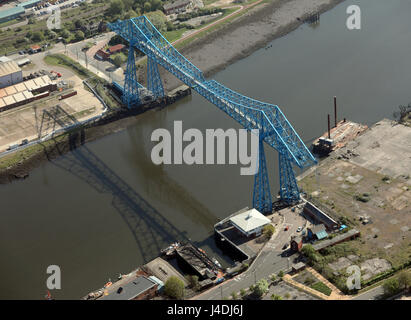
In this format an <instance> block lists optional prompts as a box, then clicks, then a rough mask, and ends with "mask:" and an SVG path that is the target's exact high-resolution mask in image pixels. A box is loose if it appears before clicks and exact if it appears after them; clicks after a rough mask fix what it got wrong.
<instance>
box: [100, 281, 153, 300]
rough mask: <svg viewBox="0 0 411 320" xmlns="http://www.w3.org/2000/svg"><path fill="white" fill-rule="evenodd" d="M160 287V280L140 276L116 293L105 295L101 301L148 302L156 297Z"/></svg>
mask: <svg viewBox="0 0 411 320" xmlns="http://www.w3.org/2000/svg"><path fill="white" fill-rule="evenodd" d="M158 286H159V283H158V279H155V280H154V279H153V277H150V278H147V277H145V276H138V277H137V278H133V279H131V281H129V282H127V283H125V284H124V285H123V286H121V287H119V288H118V289H117V290H116V291H114V292H111V293H107V294H104V295H103V296H102V297H101V298H100V300H145V299H147V300H148V299H151V298H153V297H154V296H155V294H156V292H157V289H158Z"/></svg>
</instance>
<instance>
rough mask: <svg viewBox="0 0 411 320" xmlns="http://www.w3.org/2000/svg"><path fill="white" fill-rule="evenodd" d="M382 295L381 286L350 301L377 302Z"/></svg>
mask: <svg viewBox="0 0 411 320" xmlns="http://www.w3.org/2000/svg"><path fill="white" fill-rule="evenodd" d="M383 294H384V289H383V287H382V286H378V287H375V288H373V289H370V290H368V291H366V292H364V293H362V294H359V295H358V296H356V297H354V298H352V300H378V299H380V298H381V296H382V295H383Z"/></svg>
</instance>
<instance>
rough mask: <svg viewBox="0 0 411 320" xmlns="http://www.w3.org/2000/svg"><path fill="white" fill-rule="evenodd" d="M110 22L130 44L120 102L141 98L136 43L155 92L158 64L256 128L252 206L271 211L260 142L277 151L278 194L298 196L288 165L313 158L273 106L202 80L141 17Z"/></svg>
mask: <svg viewBox="0 0 411 320" xmlns="http://www.w3.org/2000/svg"><path fill="white" fill-rule="evenodd" d="M109 27H110V29H111V30H113V31H115V32H116V33H117V34H119V35H120V36H121V37H122V38H124V39H125V40H127V41H128V42H129V44H130V50H129V57H128V63H127V70H126V77H125V83H124V92H123V99H124V102H125V104H126V105H127V106H128V107H129V108H131V107H133V106H135V105H138V104H139V103H140V97H139V89H140V88H141V85H140V84H139V83H138V81H137V75H136V67H135V60H134V49H135V48H137V49H138V50H140V51H141V52H143V53H144V54H145V55H146V56H147V59H148V61H147V87H148V90H150V91H151V92H152V93H153V95H154V97H156V98H158V97H162V96H164V90H163V86H162V83H161V78H160V74H159V72H158V65H160V66H162V67H163V68H165V69H166V70H167V71H169V72H171V73H172V74H173V75H174V76H176V77H177V78H178V79H180V80H181V81H182V82H184V83H185V84H187V85H188V86H190V87H191V88H192V89H193V90H195V91H196V92H198V93H199V94H200V95H202V96H203V97H204V98H206V99H207V100H208V101H210V102H211V103H212V104H214V105H215V106H217V107H218V108H219V109H221V110H222V111H224V112H225V113H227V114H228V115H229V116H230V117H232V118H233V119H234V120H236V121H237V122H238V123H240V124H241V125H242V126H243V127H244V128H246V129H247V130H252V129H258V130H259V132H260V135H259V137H260V143H259V146H260V148H259V159H258V164H259V167H258V168H259V170H258V173H257V174H256V175H255V183H254V195H253V207H254V208H257V209H258V210H260V211H261V212H269V211H271V210H272V200H271V192H270V185H269V182H268V172H267V166H266V161H265V154H264V148H263V141H264V142H266V143H267V144H268V145H269V146H271V147H273V148H274V149H276V150H277V151H278V154H279V167H280V170H279V172H280V197H281V199H282V200H283V201H285V202H288V203H292V202H295V201H297V200H299V198H300V194H299V190H298V186H297V182H296V179H295V176H294V171H293V168H292V165H293V163H294V164H295V165H297V166H298V167H299V168H305V167H308V166H310V165H312V164H314V163H316V160H315V158H314V157H313V155H312V154H311V153H310V151H309V150H308V149H307V147H306V146H305V144H304V143H303V142H302V140H301V139H300V137H299V136H298V134H297V133H296V132H295V130H294V128H293V127H292V126H291V124H290V123H289V122H288V120H287V118H286V117H285V116H284V114H283V113H282V112H281V110H280V108H279V107H278V106H276V105H272V104H269V103H264V102H260V101H257V100H254V99H251V98H249V97H246V96H243V95H242V94H240V93H237V92H235V91H233V90H231V89H229V88H227V87H225V86H224V85H222V84H220V83H218V82H217V81H215V80H206V79H205V78H204V75H203V72H202V71H201V70H200V69H198V68H197V67H196V66H195V65H193V64H192V63H191V62H190V61H188V60H187V59H186V58H185V57H184V56H182V55H181V54H180V53H179V52H178V51H177V50H176V49H175V48H174V47H173V46H172V45H171V44H170V43H169V42H168V41H167V40H166V39H165V38H164V37H163V36H162V35H161V33H160V32H159V31H158V30H157V29H156V28H155V27H154V25H153V24H152V23H151V22H150V20H148V19H147V17H145V16H141V17H137V18H132V19H129V20H124V21H120V20H118V21H117V22H114V23H110V24H109Z"/></svg>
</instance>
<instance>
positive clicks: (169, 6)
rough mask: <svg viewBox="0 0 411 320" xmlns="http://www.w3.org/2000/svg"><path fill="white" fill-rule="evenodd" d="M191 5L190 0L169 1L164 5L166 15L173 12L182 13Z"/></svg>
mask: <svg viewBox="0 0 411 320" xmlns="http://www.w3.org/2000/svg"><path fill="white" fill-rule="evenodd" d="M190 5H191V1H190V0H175V1H170V2H167V3H165V4H164V5H163V10H164V13H165V14H166V15H169V14H172V13H182V12H185V11H186V10H187V8H188V7H189V6H190Z"/></svg>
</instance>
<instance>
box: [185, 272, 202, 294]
mask: <svg viewBox="0 0 411 320" xmlns="http://www.w3.org/2000/svg"><path fill="white" fill-rule="evenodd" d="M186 279H187V281H188V283H189V285H190V287H191V288H192V289H193V290H195V291H198V290H199V289H200V285H199V283H198V276H196V275H187V276H186Z"/></svg>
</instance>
